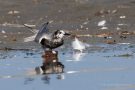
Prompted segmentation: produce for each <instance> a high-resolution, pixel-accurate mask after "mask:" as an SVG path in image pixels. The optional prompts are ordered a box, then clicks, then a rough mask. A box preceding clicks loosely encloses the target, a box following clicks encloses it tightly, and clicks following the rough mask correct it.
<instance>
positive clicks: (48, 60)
mask: <svg viewBox="0 0 135 90" xmlns="http://www.w3.org/2000/svg"><path fill="white" fill-rule="evenodd" d="M42 58H43V64H42V66H38V67H36V68H35V71H36V74H43V75H44V76H43V77H42V80H43V81H44V83H46V84H49V83H50V79H51V78H50V74H57V76H56V78H57V79H64V76H63V75H62V73H63V72H64V65H63V64H62V63H61V62H60V61H59V59H58V51H52V50H49V51H45V53H44V54H43V55H42Z"/></svg>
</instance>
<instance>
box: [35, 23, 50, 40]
mask: <svg viewBox="0 0 135 90" xmlns="http://www.w3.org/2000/svg"><path fill="white" fill-rule="evenodd" d="M48 24H49V22H47V23H44V24H43V25H42V27H41V29H40V30H39V31H38V33H37V35H36V37H35V42H39V40H40V38H42V36H43V35H44V34H47V33H49V29H48V27H47V26H48Z"/></svg>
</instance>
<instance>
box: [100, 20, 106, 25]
mask: <svg viewBox="0 0 135 90" xmlns="http://www.w3.org/2000/svg"><path fill="white" fill-rule="evenodd" d="M105 24H106V20H102V21H99V22H98V26H105Z"/></svg>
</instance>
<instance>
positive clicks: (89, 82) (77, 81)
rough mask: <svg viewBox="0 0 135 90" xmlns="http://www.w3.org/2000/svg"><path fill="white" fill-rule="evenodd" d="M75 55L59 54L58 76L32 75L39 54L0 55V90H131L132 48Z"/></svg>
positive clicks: (104, 48)
mask: <svg viewBox="0 0 135 90" xmlns="http://www.w3.org/2000/svg"><path fill="white" fill-rule="evenodd" d="M96 47H98V48H99V47H100V48H101V49H98V48H95V45H93V46H91V47H90V48H89V49H87V50H85V51H84V52H83V53H79V52H77V53H75V52H73V51H72V50H70V49H69V50H68V51H67V50H65V51H64V50H58V51H59V61H60V62H62V63H63V64H64V66H65V68H64V73H61V74H48V75H42V74H35V71H34V69H35V67H37V66H41V65H42V58H41V55H42V50H36V51H0V84H1V87H0V90H9V89H11V88H12V89H13V90H18V89H19V90H44V89H47V90H54V89H55V90H69V89H72V90H73V89H77V90H82V89H83V90H90V89H91V90H134V89H135V79H134V76H135V70H134V69H135V65H134V64H135V57H134V55H135V54H134V49H135V45H120V44H119V45H118V44H117V45H106V44H99V45H96Z"/></svg>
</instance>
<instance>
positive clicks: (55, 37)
mask: <svg viewBox="0 0 135 90" xmlns="http://www.w3.org/2000/svg"><path fill="white" fill-rule="evenodd" d="M48 24H49V22H47V23H45V24H43V26H42V27H41V29H40V30H39V32H38V34H37V35H36V37H35V42H38V43H40V44H41V45H42V47H43V48H44V49H46V48H48V49H55V48H57V47H59V46H61V45H63V44H64V40H63V37H64V35H70V34H69V33H66V32H64V31H63V30H56V31H55V32H54V33H49V29H48Z"/></svg>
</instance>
